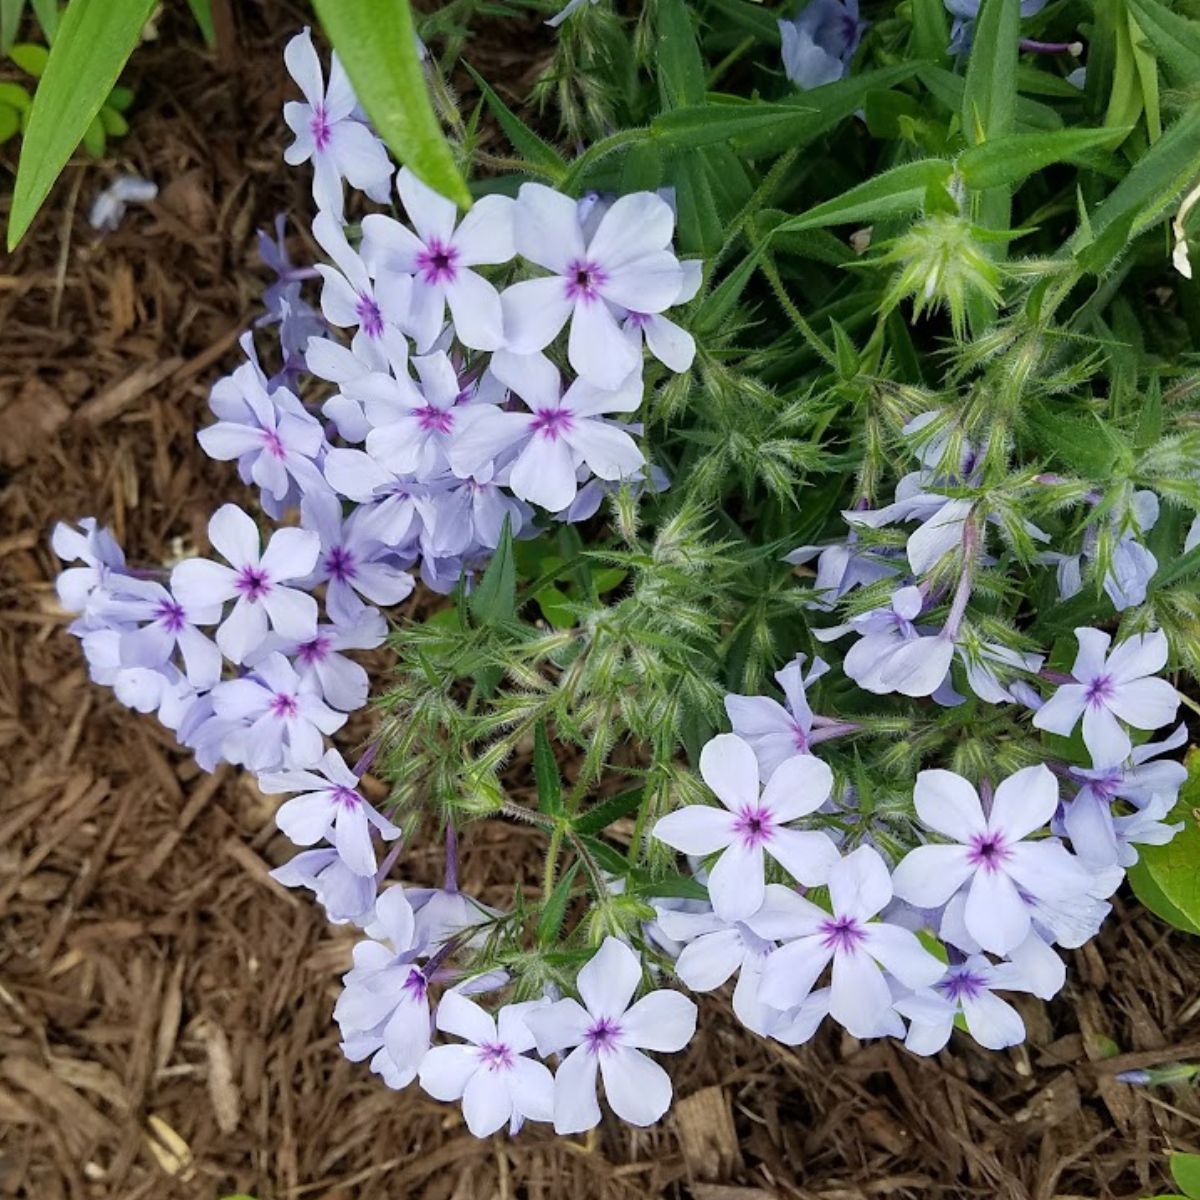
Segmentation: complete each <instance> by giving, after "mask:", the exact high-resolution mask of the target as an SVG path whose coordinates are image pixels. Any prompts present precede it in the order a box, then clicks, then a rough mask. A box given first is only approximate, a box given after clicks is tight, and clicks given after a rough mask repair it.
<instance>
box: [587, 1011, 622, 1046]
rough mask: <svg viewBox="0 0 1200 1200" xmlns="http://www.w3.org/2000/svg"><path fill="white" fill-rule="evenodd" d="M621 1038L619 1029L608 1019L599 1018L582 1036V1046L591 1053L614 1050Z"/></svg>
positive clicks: (614, 1022) (618, 1026)
mask: <svg viewBox="0 0 1200 1200" xmlns="http://www.w3.org/2000/svg"><path fill="white" fill-rule="evenodd" d="M620 1036H621V1027H620V1025H618V1024H617V1023H616V1021H612V1020H610V1019H609V1018H608V1017H601V1018H600V1019H599V1020H598V1021H595V1022H594V1023H593V1024H592V1025H590V1026H589V1027H588V1030H587V1032H586V1033H585V1034H584V1035H583V1044H584V1045H585V1046H586V1047H587V1048H588V1049H589V1050H590V1051H591V1052H592V1053H593V1054H600V1053H601V1052H603V1051H606V1050H615V1049H616V1046H617V1040H618V1038H620Z"/></svg>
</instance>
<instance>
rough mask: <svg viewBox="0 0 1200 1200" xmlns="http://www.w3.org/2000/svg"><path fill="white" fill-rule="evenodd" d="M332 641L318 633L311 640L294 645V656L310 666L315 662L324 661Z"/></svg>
mask: <svg viewBox="0 0 1200 1200" xmlns="http://www.w3.org/2000/svg"><path fill="white" fill-rule="evenodd" d="M331 645H332V643H331V642H330V640H329V638H328V637H327V636H326V635H325V634H323V633H319V634H317V636H316V637H315V638H313V640H312V641H311V642H304V643H303V644H302V645H300V646H297V647H296V658H297V660H298V661H299V662H302V663H303V664H304V665H305V666H306V667H311V666H313V665H314V664H316V663H319V662H324V661H325V656H326V655H327V654H328V653H329V651H330V648H331Z"/></svg>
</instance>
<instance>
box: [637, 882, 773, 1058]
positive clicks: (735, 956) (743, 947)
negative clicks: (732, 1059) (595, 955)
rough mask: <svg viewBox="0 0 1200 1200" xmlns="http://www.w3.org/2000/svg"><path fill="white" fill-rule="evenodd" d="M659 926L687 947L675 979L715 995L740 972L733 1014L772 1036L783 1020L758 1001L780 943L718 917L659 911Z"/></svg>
mask: <svg viewBox="0 0 1200 1200" xmlns="http://www.w3.org/2000/svg"><path fill="white" fill-rule="evenodd" d="M655 907H656V911H657V913H658V926H659V928H660V929H662V931H663V932H664V933H665V934H666V935H667V936H668V937H670V938H672V939H674V940H676V941H679V942H683V943H684V946H683V948H682V949H681V950H680V952H679V957H678V958H677V959H676V961H675V974H676V975H677V976H678V977H679V979H680V981H681V982H682V983H683V984H685V985H686V986H687V987H689V988H691V990H692V991H694V992H711V991H712V990H713V989H714V988H719V987H721V986H722V985H723V984H725V983H728V981H729V980H730V979H731V978H732V977H733V975H734V973H735V972H736V973H737V977H738V980H737V983H736V985H735V986H734V989H733V1012H734V1015H735V1016H736V1017H737V1018H738V1020H739V1021H741V1023H742V1024H743V1025H745V1026H746V1028H747V1029H749V1030H751V1032H753V1033H757V1034H760V1035H762V1036H766V1035H767V1034H768V1033H769V1032H770V1027H771V1025H772V1024H773V1022H774V1021H775V1019H776V1018H777V1017H778V1013H776V1012H775V1011H774V1010H772V1009H770V1008H768V1007H767V1006H766V1005H764V1004H763V1003H762V1001H761V1000H759V998H758V988H759V985H760V984H761V982H762V973H763V967H764V966H765V965H766V961H767V956H768V955H769V954H770V953H771V951H772V950H774V949H775V943H774V942H769V941H767V940H766V939H765V938H761V937H759V936H758V934H756V933H755V932H754V931H753V930H752V929H751V928H750V927H749V926H748V925H747V924H745V922H743V921H726V920H724V919H723V918H722V917H719V916H718V915H717V914H716V913H715V912H712V911H711V910H710V911H706V912H685V911H679V910H675V909H667V908H663V907H660V906H657V905H656V906H655Z"/></svg>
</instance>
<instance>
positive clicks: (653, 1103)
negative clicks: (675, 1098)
mask: <svg viewBox="0 0 1200 1200" xmlns="http://www.w3.org/2000/svg"><path fill="white" fill-rule="evenodd" d="M641 980H642V965H641V962H640V961H639V959H638V956H637V955H636V954H635V953H634V952H633V951H632V950H631V949H630V948H629V947H628V946H626V945H625V944H624V942H621V941H618V940H617V939H616V938H614V937H608V938H605V939H604V943H603V945H602V946H601V947H600V949H599V950H597V951H596V953H595V954H594V955H593V956H592V958H591V959H589V960H588V962H587V963H585V964H584V966H583V967H582V968H581V969H580V972H579V975H578V978H577V980H576V986H577V988H578V990H579V996H580V1000H582V1004H581V1003H580V1001H579V1000H575V999H564V1000H558V1001H555V1002H554V1003H552V1004H548V1005H545V1006H544V1007H540V1008H534V1009H531V1010H529V1012H528V1013H527V1014H526V1018H525V1020H526V1023H527V1024H528V1026H529V1028H530V1029H531V1030H532V1032H533V1035H534V1037H535V1039H536V1041H537V1048H538V1052H539V1053H540V1054H542V1055H548V1054H552V1053H554V1052H555V1051H562V1050H566V1049H568V1048H569V1047H574V1049H572V1050H571V1052H570V1053H569V1054H567V1055H566V1057H565V1058H564V1059H563V1061H562V1064H561V1065H560V1066H559V1068H558V1074H557V1076H556V1077H555V1081H554V1129H555V1132H557V1133H581V1132H583V1131H584V1130H586V1129H593V1128H594V1127H595V1126H596V1125H598V1124H599V1122H600V1105H599V1103H598V1101H597V1099H596V1074H597V1072H599V1074H600V1075H601V1077H602V1078H603V1080H604V1093H605V1097H606V1099H607V1100H608V1103H609V1106H610V1107H611V1108H612V1110H613V1112H615V1113H616V1114H617V1116H618V1117H620V1118H621V1119H622V1120H623V1121H627V1122H628V1123H629V1124H630V1125H638V1126H644V1125H652V1124H654V1122H655V1121H657V1120H658V1119H659V1118H660V1117H662V1115H663V1114H664V1113H665V1112H666V1111H667V1109H668V1108H669V1107H670V1105H671V1080H670V1077H669V1076H668V1075H667V1073H666V1071H664V1070H663V1069H662V1067H660V1066H659V1065H658V1064H657V1063H656V1062H654V1061H653V1059H651V1058H649V1057H647V1056H646V1055H645V1054H644V1053H643V1051H645V1050H658V1051H668V1052H670V1051H676V1050H682V1049H683V1047H684V1046H686V1045H687V1044H688V1042H689V1041H690V1040H691V1038H692V1034H693V1033H695V1031H696V1005H695V1004H694V1003H693V1002H692V1001H691V1000H689V999H688V998H687V997H686V996H684V995H683V994H682V993H680V992H674V991H670V990H666V989H662V990H659V991H652V992H649V993H647V994H646V995H645V996H643V997H642V998H641V999H640V1000H639V1001H637V1003H635V1004H632V1005H631V1004H630V1001H631V1000H632V999H633V995H634V992H635V991H636V990H637V988H638V984H639V983H641Z"/></svg>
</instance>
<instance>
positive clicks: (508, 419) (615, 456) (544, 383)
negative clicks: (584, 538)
mask: <svg viewBox="0 0 1200 1200" xmlns="http://www.w3.org/2000/svg"><path fill="white" fill-rule="evenodd" d="M492 370H493V372H494V373H495V375H496V377H497V378H498V379H500V380H501V381H502V382H503V383H505V384H507V386H508V387H509V388H510V389H511V390H512V391H513V392H514V393H515V394H516V395H517V396H519V397H520V399H521V400H522V401H523V402H524V404H525V405H526V408H527V409H528V411H527V412H504V411H501V410H500V409H498V408H496V407H495V406H490V405H489V406H486V407H481V408H478V409H475V410H473V411H474V413H475V416H476V419H475V421H474V422H473V423H472V424H471V425H469V426H468V427H467V428H464V429H463V430H462V431H461V433H460V435H459V436H458V437H457V439H456V440H455V442H454V443H453V444H452V445H451V447H450V450H449V461H450V467H451V469H452V470H453V471H454V473H455V474H456V475H458V476H459V477H460V478H466V477H468V476H470V475H474V474H475V473H476V472H478V471H479V470H481V469H482V468H483V467H484V466H485V465H486V464H487V463H493V462H495V461H496V459H497V458H501V457H502V456H504V455H506V454H508V453H509V452H515V455H516V457H515V459H513V461H512V464H511V467H510V468H509V486H510V487H511V488H512V490H513V492H514V493H515V494H516V495H517V496H519V497H520V498H521V499H522V500H528V501H529V502H530V503H531V504H538V505H540V506H541V507H543V508H545V509H548V510H549V511H550V512H560V511H562V510H563V509H565V508H567V507H568V506H569V505H570V504H571V503H572V502H573V501H574V499H575V497H576V495H577V492H578V488H579V482H578V478H577V474H576V471H577V468H578V467H579V465H580V464H586V465H587V467H588V468H589V469H590V470H591V471H592V472H593V473H594V474H595V475H597V476H598V477H599V478H601V479H606V480H610V481H612V480H619V479H630V478H633V477H634V476H635V475H636V474H637V473H638V472H640V471H641V470H642V468H643V467H644V465H645V459H644V458H643V456H642V452H641V451H640V450H639V449H638V447H637V444H636V443H635V442H634V440H633V439H632V438H631V437H630V436H629V434H628V433H626V432H625V430H623V429H621V428H619V427H618V426H617V425H616V424H615V423H614V422H612V421H606V420H604V419H603V414H605V413H614V412H617V413H630V412H635V411H636V410H637V409H638V408H639V407H640V405H641V402H642V386H641V380H640V377H639V376H637V375H636V374H634V375H628V376H626V377H625V379H624V382H623V383H622V385H621V387H620V388H619V390H617V391H602V390H601V389H599V388H597V387H595V386H594V385H592V384H590V383H588V382H587V381H586V380H583V379H577V380H576V381H575V382H574V383H572V384H571V386H570V387H569V388H568V389H567V390H566V392H565V393H564V392H563V391H562V382H561V380H560V378H559V374H558V369H557V368H556V367H555V366H554V364H553V363H551V362H550V360H549V359H547V358H546V357H545V356H543V355H540V354H537V355H515V354H511V353H509V352H508V351H499V352H497V353H496V354H495V355H494V357H493V359H492Z"/></svg>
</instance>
